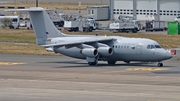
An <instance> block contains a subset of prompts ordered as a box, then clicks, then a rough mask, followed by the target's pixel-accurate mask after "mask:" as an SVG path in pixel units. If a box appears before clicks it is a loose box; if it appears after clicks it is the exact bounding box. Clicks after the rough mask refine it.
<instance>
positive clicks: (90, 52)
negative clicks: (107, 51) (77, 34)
mask: <svg viewBox="0 0 180 101" xmlns="http://www.w3.org/2000/svg"><path fill="white" fill-rule="evenodd" d="M81 53H82V54H83V55H85V56H86V57H90V58H95V57H96V56H97V55H98V50H97V49H95V48H85V49H82V50H81Z"/></svg>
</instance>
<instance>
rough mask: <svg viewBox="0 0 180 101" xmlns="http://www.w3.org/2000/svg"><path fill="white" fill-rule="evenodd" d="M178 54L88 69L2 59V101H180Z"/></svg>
mask: <svg viewBox="0 0 180 101" xmlns="http://www.w3.org/2000/svg"><path fill="white" fill-rule="evenodd" d="M179 58H180V54H179V53H178V54H177V55H176V56H174V57H173V58H172V59H171V60H168V61H164V62H163V63H164V67H161V68H159V67H156V64H140V63H132V64H125V63H123V62H118V63H117V65H115V66H108V65H107V63H105V62H100V63H99V64H98V66H88V65H87V63H86V61H84V60H78V59H73V58H69V57H66V56H41V55H15V54H0V101H179V100H180V96H179V95H180V78H179V77H180V66H179V65H180V61H179V60H178V59H179Z"/></svg>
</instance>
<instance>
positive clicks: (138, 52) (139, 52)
mask: <svg viewBox="0 0 180 101" xmlns="http://www.w3.org/2000/svg"><path fill="white" fill-rule="evenodd" d="M136 54H137V55H140V54H142V45H140V44H137V46H136Z"/></svg>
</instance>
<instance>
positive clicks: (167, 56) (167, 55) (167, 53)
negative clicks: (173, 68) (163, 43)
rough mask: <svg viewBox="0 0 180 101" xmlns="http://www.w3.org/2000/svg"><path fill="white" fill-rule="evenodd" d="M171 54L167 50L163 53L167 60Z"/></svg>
mask: <svg viewBox="0 0 180 101" xmlns="http://www.w3.org/2000/svg"><path fill="white" fill-rule="evenodd" d="M172 57H173V56H172V55H171V54H170V53H169V52H166V53H165V54H164V59H165V60H167V59H171V58H172Z"/></svg>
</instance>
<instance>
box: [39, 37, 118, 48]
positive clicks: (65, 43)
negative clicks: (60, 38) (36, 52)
mask: <svg viewBox="0 0 180 101" xmlns="http://www.w3.org/2000/svg"><path fill="white" fill-rule="evenodd" d="M74 38H76V37H74ZM112 40H115V39H114V38H108V37H107V38H102V37H100V38H94V37H89V38H88V39H83V40H76V41H73V40H71V41H65V42H61V43H57V44H48V45H41V46H43V47H45V48H48V47H63V46H73V45H74V46H76V45H79V44H88V43H94V42H108V41H112Z"/></svg>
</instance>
